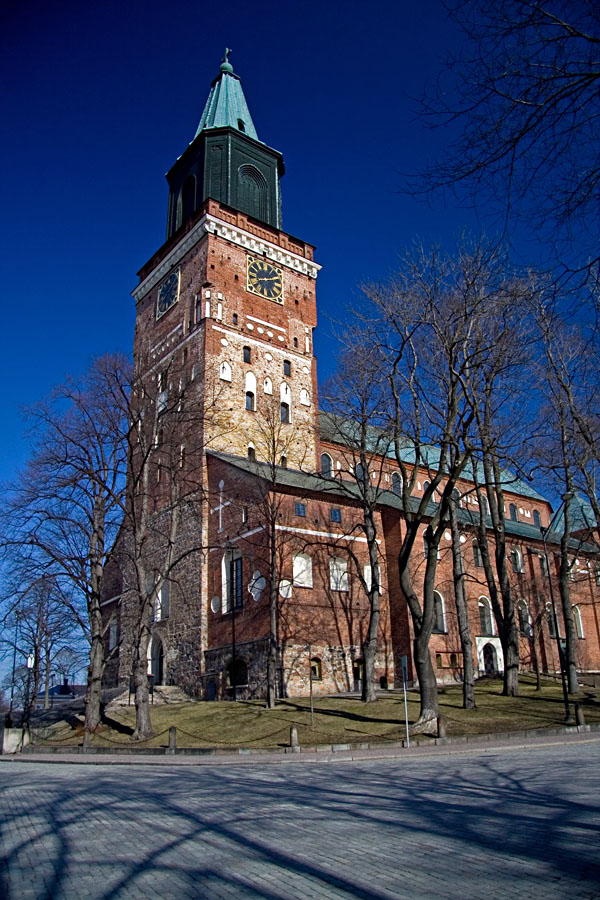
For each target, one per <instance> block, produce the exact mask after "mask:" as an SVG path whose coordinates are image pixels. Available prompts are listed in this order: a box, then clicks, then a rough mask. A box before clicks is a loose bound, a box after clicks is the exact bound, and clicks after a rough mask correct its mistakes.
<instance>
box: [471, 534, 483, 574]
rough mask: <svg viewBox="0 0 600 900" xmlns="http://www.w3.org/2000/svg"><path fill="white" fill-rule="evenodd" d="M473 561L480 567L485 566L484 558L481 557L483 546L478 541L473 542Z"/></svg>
mask: <svg viewBox="0 0 600 900" xmlns="http://www.w3.org/2000/svg"><path fill="white" fill-rule="evenodd" d="M473 562H474V563H475V565H476V566H477V568H478V569H481V568H482V567H483V559H482V558H481V547H480V546H479V544H478V543H477V541H474V542H473Z"/></svg>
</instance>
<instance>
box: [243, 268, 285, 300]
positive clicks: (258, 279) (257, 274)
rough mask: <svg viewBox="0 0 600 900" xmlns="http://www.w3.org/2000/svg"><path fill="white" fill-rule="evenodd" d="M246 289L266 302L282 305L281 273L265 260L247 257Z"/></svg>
mask: <svg viewBox="0 0 600 900" xmlns="http://www.w3.org/2000/svg"><path fill="white" fill-rule="evenodd" d="M246 272H247V277H246V289H247V290H249V291H250V292H251V293H252V294H258V296H259V297H264V298H265V299H266V300H275V302H276V303H283V272H282V271H281V269H278V268H277V266H272V265H271V263H269V262H267V261H266V260H265V259H254V258H253V257H252V256H249V257H248V262H247V270H246Z"/></svg>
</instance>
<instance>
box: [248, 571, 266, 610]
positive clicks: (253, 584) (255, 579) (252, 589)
mask: <svg viewBox="0 0 600 900" xmlns="http://www.w3.org/2000/svg"><path fill="white" fill-rule="evenodd" d="M266 586H267V579H266V578H265V577H264V575H261V574H260V571H259V570H258V569H256V571H255V572H253V573H252V578H251V579H250V583H249V585H248V593H249V594H250V596H251V597H252V599H253V600H254V601H255V602H256V603H258V601H259V600H260V595H261V594H262V592H263V591H264V589H265V588H266Z"/></svg>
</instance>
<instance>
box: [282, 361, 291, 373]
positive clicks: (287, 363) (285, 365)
mask: <svg viewBox="0 0 600 900" xmlns="http://www.w3.org/2000/svg"><path fill="white" fill-rule="evenodd" d="M283 374H284V375H291V374H292V364H291V362H290V361H289V359H284V361H283Z"/></svg>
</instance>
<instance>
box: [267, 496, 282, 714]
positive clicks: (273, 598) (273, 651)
mask: <svg viewBox="0 0 600 900" xmlns="http://www.w3.org/2000/svg"><path fill="white" fill-rule="evenodd" d="M271 503H272V501H271ZM276 517H277V511H276V510H275V509H273V507H272V506H271V508H270V509H269V531H270V560H269V569H270V571H269V576H270V577H269V581H270V590H269V655H268V657H267V709H274V708H275V701H276V695H277V593H278V590H279V568H278V566H277V541H276V537H277V531H276V527H275V526H276V523H277V518H276Z"/></svg>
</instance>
